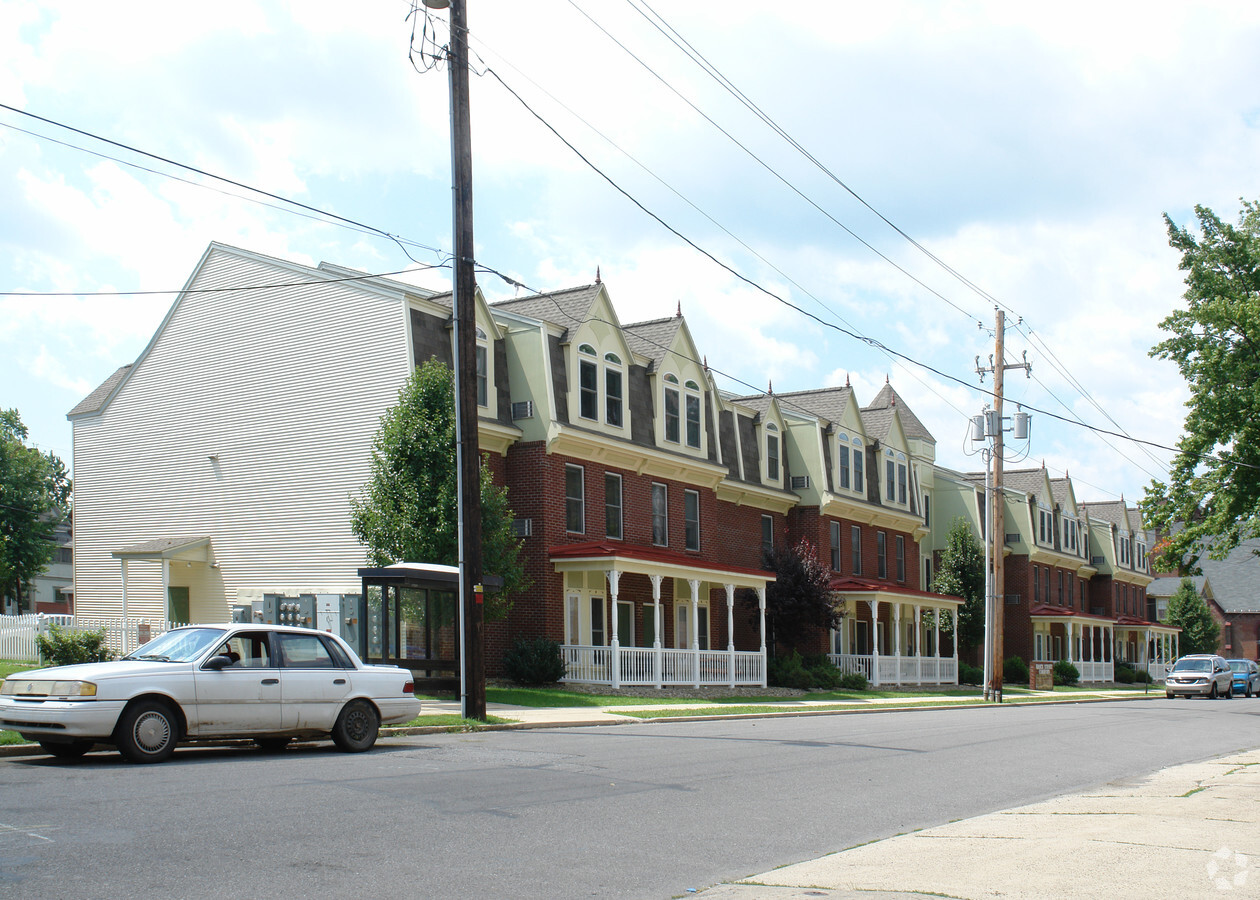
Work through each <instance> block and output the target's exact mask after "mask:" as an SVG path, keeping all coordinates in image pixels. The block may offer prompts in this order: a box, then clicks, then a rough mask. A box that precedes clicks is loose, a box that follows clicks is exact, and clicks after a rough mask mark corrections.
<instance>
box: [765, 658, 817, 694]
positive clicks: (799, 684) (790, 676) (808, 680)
mask: <svg viewBox="0 0 1260 900" xmlns="http://www.w3.org/2000/svg"><path fill="white" fill-rule="evenodd" d="M766 681H767V683H769V684H772V685H774V686H775V687H786V688H794V689H796V690H799V691H807V690H809V689H810V688H812V687H813V686H814V676H813V675H812V674H810V672H809V671H808V670H807V669H806V668H805V665H804V663H803V662H802V660H801V655H800V654H799V653H797V652H796V651H795V650H793V651H792V652H791V653H789V654H788V655H787V656H776V657H774V658H772V659H771V660H770V665H769V666H768V667H767V669H766Z"/></svg>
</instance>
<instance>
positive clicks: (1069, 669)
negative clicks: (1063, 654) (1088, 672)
mask: <svg viewBox="0 0 1260 900" xmlns="http://www.w3.org/2000/svg"><path fill="white" fill-rule="evenodd" d="M1080 680H1081V673H1080V672H1079V671H1078V670H1077V668H1076V666H1074V665H1072V664H1071V663H1070V662H1068V661H1067V660H1066V659H1061V660H1059V661H1058V662H1056V663H1055V664H1054V683H1055V684H1066V685H1072V684H1076V683H1077V682H1078V681H1080Z"/></svg>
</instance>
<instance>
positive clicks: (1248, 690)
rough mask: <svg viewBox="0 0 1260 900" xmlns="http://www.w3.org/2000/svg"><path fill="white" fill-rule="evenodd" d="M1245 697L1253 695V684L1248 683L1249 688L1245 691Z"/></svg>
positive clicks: (1248, 697)
mask: <svg viewBox="0 0 1260 900" xmlns="http://www.w3.org/2000/svg"><path fill="white" fill-rule="evenodd" d="M1243 697H1244V698H1247V699H1250V697H1251V684H1250V683H1248V685H1247V690H1246V691H1244V692H1243Z"/></svg>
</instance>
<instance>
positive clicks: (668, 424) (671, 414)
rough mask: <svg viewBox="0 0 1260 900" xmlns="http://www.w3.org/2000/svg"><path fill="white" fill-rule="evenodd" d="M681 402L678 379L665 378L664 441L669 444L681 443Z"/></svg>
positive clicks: (672, 377)
mask: <svg viewBox="0 0 1260 900" xmlns="http://www.w3.org/2000/svg"><path fill="white" fill-rule="evenodd" d="M680 404H681V400H680V398H679V393H678V379H677V378H676V377H674V376H673V375H666V376H665V440H667V441H669V442H670V443H671V444H677V443H679V442H680V441H681V425H680V420H679V414H680Z"/></svg>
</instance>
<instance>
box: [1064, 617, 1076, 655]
mask: <svg viewBox="0 0 1260 900" xmlns="http://www.w3.org/2000/svg"><path fill="white" fill-rule="evenodd" d="M1063 624H1064V625H1066V626H1067V662H1068V665H1071V664H1072V645H1073V644H1074V643H1076V623H1075V622H1073V621H1072V620H1071V619H1068V620H1067V621H1066V622H1064V623H1063Z"/></svg>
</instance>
